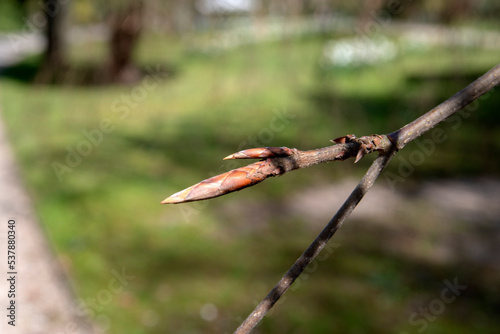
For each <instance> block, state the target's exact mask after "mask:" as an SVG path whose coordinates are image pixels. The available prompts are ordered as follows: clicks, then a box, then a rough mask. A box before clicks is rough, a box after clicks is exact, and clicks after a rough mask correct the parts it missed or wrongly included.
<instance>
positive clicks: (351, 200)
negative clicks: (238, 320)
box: [234, 151, 395, 334]
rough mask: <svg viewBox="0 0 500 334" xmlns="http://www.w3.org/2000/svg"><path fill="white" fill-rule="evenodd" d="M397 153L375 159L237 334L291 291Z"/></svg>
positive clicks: (247, 330)
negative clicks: (340, 205) (292, 286)
mask: <svg viewBox="0 0 500 334" xmlns="http://www.w3.org/2000/svg"><path fill="white" fill-rule="evenodd" d="M394 153H395V151H392V152H389V153H388V154H381V155H379V156H378V157H377V159H375V161H374V162H373V163H372V165H371V166H370V168H369V169H368V171H367V172H366V174H365V176H364V177H363V179H362V180H361V181H360V182H359V184H358V185H357V187H356V188H355V189H354V190H353V192H352V193H351V195H349V197H348V198H347V200H346V201H345V202H344V204H343V205H342V207H341V208H340V209H339V211H337V213H336V214H335V216H334V217H333V218H332V219H331V220H330V222H329V223H328V225H326V227H325V228H324V229H323V231H321V233H320V234H319V235H318V236H317V237H316V239H315V240H314V241H313V242H312V244H311V245H310V246H309V247H308V248H307V249H306V251H305V252H304V253H303V254H302V255H301V256H300V257H299V258H298V259H297V261H295V263H294V264H293V266H292V267H291V268H290V270H288V272H287V273H286V274H285V276H283V278H282V279H281V280H280V281H279V282H278V284H276V286H275V287H274V288H273V289H272V290H271V292H269V294H268V295H267V296H266V298H264V300H263V301H262V302H260V304H259V305H257V307H256V308H255V309H254V311H253V312H252V313H251V314H250V315H249V316H248V318H246V320H245V321H244V322H243V323H242V324H241V325H240V327H238V329H237V330H236V331H235V332H234V333H235V334H243V333H250V331H251V330H252V329H253V328H254V327H255V326H256V325H257V324H258V323H259V322H260V321H261V320H262V318H263V317H264V316H265V315H266V313H267V312H268V311H269V310H270V309H271V308H272V307H273V305H274V304H275V303H276V302H277V301H278V300H279V299H280V297H281V296H282V295H283V294H284V293H285V292H286V291H287V290H288V288H290V286H291V285H292V283H293V282H294V281H295V280H296V279H297V278H298V277H299V275H300V274H301V273H302V272H303V271H304V269H305V268H306V267H307V266H308V265H309V264H310V263H311V262H312V261H313V260H314V258H316V256H317V255H318V254H319V253H320V252H321V250H322V249H323V248H324V247H325V245H326V243H327V242H328V241H329V240H330V239H331V237H332V236H333V235H334V234H335V232H337V230H338V229H339V228H340V227H341V226H342V223H343V222H344V220H345V219H346V218H347V217H348V216H349V215H350V214H351V212H352V210H354V208H355V207H356V205H358V203H359V202H360V201H361V199H362V198H363V196H364V195H365V194H366V192H367V191H368V189H370V188H371V186H372V185H373V184H374V183H375V180H376V179H377V178H378V176H379V175H380V174H381V173H382V171H383V170H384V168H385V166H387V164H388V163H389V161H390V160H391V158H392V156H393V155H394Z"/></svg>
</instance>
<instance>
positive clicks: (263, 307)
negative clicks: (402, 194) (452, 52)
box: [235, 64, 500, 334]
mask: <svg viewBox="0 0 500 334" xmlns="http://www.w3.org/2000/svg"><path fill="white" fill-rule="evenodd" d="M499 78H500V64H499V65H497V66H495V67H494V68H492V69H491V70H490V71H488V72H487V73H486V74H484V75H483V76H481V77H480V78H479V79H477V80H476V81H474V82H473V83H471V84H470V85H469V86H467V87H466V88H464V89H463V90H461V91H460V92H458V93H457V94H455V95H454V96H452V97H451V98H449V99H448V100H446V101H445V102H443V103H441V104H440V105H439V106H437V107H436V108H434V109H432V110H431V111H429V112H427V113H426V114H425V115H423V116H421V117H420V118H418V119H416V120H415V121H413V122H411V123H409V124H408V125H406V126H404V127H403V128H401V129H400V130H398V131H395V132H393V133H391V134H390V135H388V136H389V138H390V139H391V140H392V141H393V143H394V146H393V148H392V150H390V151H389V152H387V153H386V154H381V155H380V156H379V157H378V158H377V159H375V161H374V162H373V164H372V165H371V167H370V168H369V169H368V171H367V172H366V174H365V176H364V177H363V179H362V180H361V182H360V183H359V184H358V186H357V187H356V188H355V189H354V190H353V192H352V193H351V195H350V196H349V197H348V198H347V200H346V201H345V202H344V204H343V205H342V207H341V208H340V209H339V210H338V211H337V213H336V214H335V216H334V217H333V218H332V219H331V220H330V222H329V223H328V225H327V226H326V227H325V229H323V231H321V233H320V234H319V235H318V237H316V239H315V240H314V241H313V242H312V243H311V245H310V246H309V247H308V248H307V249H306V251H305V252H304V253H303V254H302V255H301V256H300V257H299V258H298V259H297V261H295V263H294V264H293V266H292V267H291V268H290V270H288V272H287V273H286V274H285V275H284V276H283V278H282V279H281V280H280V281H279V282H278V284H276V286H275V287H274V288H273V289H272V290H271V292H270V293H269V294H268V295H267V296H266V298H264V300H263V301H262V302H261V303H260V304H259V305H257V307H256V308H255V309H254V311H253V312H252V313H251V314H250V315H249V316H248V318H247V319H246V320H245V321H243V323H242V324H241V325H240V327H238V329H237V330H236V331H235V334H246V333H250V331H251V330H252V329H253V328H254V327H255V326H256V325H257V324H258V323H259V322H260V321H261V320H262V318H263V317H264V316H265V315H266V314H267V312H268V311H269V310H270V309H271V308H272V307H273V305H274V304H275V303H276V302H277V301H278V300H279V298H280V297H281V296H282V295H283V294H284V293H285V292H286V291H287V290H288V289H289V288H290V286H291V285H292V283H293V282H294V281H295V280H296V279H297V278H298V277H299V275H300V274H301V273H302V272H303V271H304V269H305V268H306V267H307V266H308V265H309V264H310V263H311V262H312V261H313V260H314V259H315V258H316V256H317V255H318V254H319V253H320V252H321V250H322V249H323V248H324V247H325V245H326V243H327V242H328V240H330V238H331V237H332V236H333V234H335V232H336V231H337V230H338V229H339V228H340V227H341V226H342V223H343V222H344V220H345V218H347V217H348V216H349V215H350V214H351V212H352V211H353V210H354V208H355V207H356V205H357V204H358V203H359V202H360V201H361V199H362V198H363V196H364V194H365V193H366V192H367V191H368V189H369V188H370V187H371V186H372V185H373V183H374V182H375V180H376V179H377V177H378V176H379V175H380V174H381V173H382V171H383V169H384V168H385V167H386V166H387V164H388V163H389V161H390V159H391V158H392V156H393V155H394V154H395V153H396V151H397V150H398V149H401V148H403V147H404V146H405V145H406V144H407V143H409V142H411V141H412V140H414V139H415V138H417V137H419V136H420V135H422V134H423V133H425V132H427V131H429V130H430V129H432V128H433V127H434V126H435V125H436V124H438V123H439V122H441V121H443V120H445V119H446V118H447V117H449V116H451V115H453V114H454V113H456V112H457V111H459V110H460V109H462V108H464V107H465V106H467V105H468V104H469V103H471V102H473V101H474V100H476V99H477V98H479V97H480V96H481V95H483V94H484V93H486V92H487V91H489V90H491V89H493V88H494V87H495V86H496V85H498V83H499Z"/></svg>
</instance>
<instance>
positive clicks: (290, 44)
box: [1, 35, 500, 333]
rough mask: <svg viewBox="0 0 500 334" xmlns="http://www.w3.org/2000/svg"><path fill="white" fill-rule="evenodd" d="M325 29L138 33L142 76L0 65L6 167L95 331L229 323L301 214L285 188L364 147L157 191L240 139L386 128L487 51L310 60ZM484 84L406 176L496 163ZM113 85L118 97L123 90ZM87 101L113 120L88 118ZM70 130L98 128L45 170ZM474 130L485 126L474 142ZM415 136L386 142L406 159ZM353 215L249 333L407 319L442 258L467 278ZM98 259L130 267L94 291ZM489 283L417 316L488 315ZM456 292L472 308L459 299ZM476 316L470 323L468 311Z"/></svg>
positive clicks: (358, 169) (468, 70) (318, 179)
mask: <svg viewBox="0 0 500 334" xmlns="http://www.w3.org/2000/svg"><path fill="white" fill-rule="evenodd" d="M325 38H326V37H324V36H308V37H302V38H299V39H297V40H288V41H282V42H274V43H265V44H259V45H250V46H245V47H241V48H238V49H235V50H231V51H227V52H224V53H220V54H216V55H207V54H200V53H198V52H196V51H195V50H193V49H191V48H189V47H187V46H186V45H185V44H183V43H182V42H181V41H179V40H177V39H175V38H172V37H164V36H158V35H146V36H145V38H144V39H143V40H142V44H141V45H140V48H139V50H138V54H137V59H138V61H139V63H140V64H141V65H142V66H144V67H146V66H150V68H156V66H157V65H158V64H160V65H162V66H164V67H165V68H169V69H172V72H171V73H172V74H171V76H170V77H168V78H167V79H165V80H161V82H159V83H158V84H157V85H155V86H154V87H153V88H147V86H146V85H145V83H144V82H142V83H140V84H139V85H137V86H135V87H57V86H48V87H46V86H31V85H29V84H27V83H26V82H23V81H19V80H15V76H14V75H10V77H4V78H3V80H2V82H1V87H2V94H1V98H2V109H3V118H4V120H5V121H6V123H7V125H8V128H9V135H10V137H11V140H12V142H13V144H14V147H15V150H16V153H17V156H18V159H19V162H20V163H21V166H22V172H23V176H24V178H25V180H26V183H27V184H28V186H29V189H30V191H31V193H32V195H33V198H34V202H35V205H36V210H37V212H38V215H39V217H40V219H41V221H42V223H43V225H44V226H45V228H46V230H47V232H48V234H49V236H50V238H51V239H52V241H53V243H54V245H55V248H56V249H57V252H58V254H59V255H60V257H61V259H62V261H63V263H64V264H65V266H66V270H67V272H68V275H69V276H70V277H71V279H72V281H73V283H74V285H75V287H76V290H77V292H78V295H79V296H80V298H81V301H82V303H83V304H82V305H83V306H84V307H85V308H86V309H87V311H88V312H89V319H90V320H93V321H96V322H98V323H101V325H102V326H103V328H107V329H108V331H109V332H110V333H164V332H175V333H195V332H196V333H197V332H203V333H212V332H213V333H220V332H225V331H227V332H229V331H232V330H234V328H236V326H237V325H238V323H239V321H240V317H243V316H246V315H247V313H249V312H250V311H251V308H252V307H253V303H254V302H255V301H256V300H258V299H260V298H261V297H263V296H264V295H265V294H266V293H267V292H268V290H269V289H270V287H271V286H272V285H273V284H274V283H275V282H276V281H277V279H278V278H279V277H280V276H281V274H282V273H283V272H284V271H285V270H286V269H287V268H288V266H289V265H290V264H291V263H292V262H293V261H294V260H295V259H296V258H297V257H298V256H299V255H300V253H301V251H302V250H303V249H304V248H305V247H306V246H307V245H308V243H309V242H310V241H311V240H312V239H313V238H314V236H315V235H316V234H317V232H318V230H317V229H316V228H314V227H311V226H308V225H309V224H308V222H305V221H302V220H300V219H298V218H295V217H289V216H287V215H286V214H285V212H283V210H284V208H285V207H286V206H285V205H284V204H285V203H286V202H287V201H289V197H288V195H289V194H293V193H297V192H300V190H301V189H302V188H303V187H310V186H311V185H315V184H316V185H320V184H324V183H326V182H334V181H335V180H337V179H339V178H341V177H346V176H359V175H361V174H362V173H364V170H365V167H366V166H367V165H368V163H369V161H370V160H371V158H370V157H368V158H366V161H362V162H361V163H360V164H359V165H360V166H357V165H356V166H353V165H352V163H351V162H344V163H340V164H335V165H327V166H318V167H315V168H314V170H310V171H299V172H295V173H292V174H290V175H287V176H285V177H282V178H279V179H274V180H271V181H267V182H265V183H264V184H262V185H259V186H258V187H254V188H251V189H248V190H245V191H244V192H241V193H237V194H233V195H229V196H227V197H222V198H219V199H217V200H213V201H209V202H202V203H199V204H187V205H184V206H160V205H159V202H160V200H162V199H163V198H165V197H166V196H168V195H170V194H172V193H173V192H176V191H178V190H180V189H183V188H185V187H187V186H189V185H191V184H193V183H195V182H198V181H200V180H201V179H204V178H207V177H209V176H210V175H212V174H215V173H220V172H222V171H225V170H227V169H229V168H232V167H234V165H231V164H228V163H225V162H222V161H221V160H220V159H221V158H222V157H224V156H226V155H228V154H230V153H232V152H235V151H237V150H238V149H240V148H243V147H251V146H255V145H257V146H282V145H287V146H290V147H297V148H302V149H308V148H314V147H320V146H325V145H328V140H329V139H332V138H335V137H338V136H341V135H345V134H348V133H356V134H358V135H363V134H371V133H384V132H388V131H392V130H395V129H397V128H398V127H400V126H402V125H404V124H405V123H406V122H408V121H411V120H412V119H414V118H415V117H417V116H418V115H420V114H422V113H424V112H425V111H427V110H428V109H429V108H431V107H433V106H435V105H436V104H437V103H439V102H441V101H442V100H444V99H445V98H447V97H449V96H451V95H452V94H453V93H455V92H456V91H457V90H458V89H460V88H462V87H463V86H465V85H466V84H468V83H469V82H470V81H472V80H471V77H474V76H478V75H479V74H481V73H482V72H484V71H485V70H487V69H489V68H490V67H492V66H493V65H494V64H495V63H496V62H497V61H498V55H497V52H496V51H477V50H470V49H463V50H457V49H455V50H453V49H445V50H428V51H422V52H420V53H409V52H407V53H403V54H401V55H400V56H399V57H398V58H397V59H396V60H394V61H392V62H390V63H385V64H381V65H380V66H376V67H365V68H359V69H340V68H333V67H332V68H324V67H321V66H320V65H319V57H320V55H321V52H322V46H323V43H324V41H325ZM85 49H86V50H89V52H88V53H87V52H85V54H90V55H97V56H95V58H92V57H94V56H92V57H90V59H89V58H84V57H83V56H82V55H83V54H84V53H83V52H81V49H75V50H73V51H72V53H71V54H72V59H74V63H75V64H87V63H88V62H94V61H95V60H96V59H98V58H99V56H98V55H101V54H103V52H102V50H103V48H102V45H98V44H96V45H87V46H85ZM31 61H32V63H33V64H36V59H32V60H31ZM28 64H29V62H28ZM25 66H26V64H25ZM25 68H29V66H28V67H25ZM11 70H12V69H11ZM14 70H15V69H14ZM8 73H9V72H8ZM10 73H12V72H10ZM14 73H15V71H14ZM450 76H451V77H450ZM138 87H139V88H138ZM141 87H142V88H141ZM141 89H142V90H141ZM141 94H142V95H141ZM497 95H498V94H496V95H491V96H490V97H488V98H486V99H484V100H483V101H481V102H480V103H479V107H478V108H479V110H478V111H477V112H475V113H473V114H472V115H471V116H470V117H469V118H467V119H464V120H463V122H462V123H461V124H460V126H458V129H457V130H453V129H450V128H451V127H450V126H449V125H444V126H442V128H443V129H444V130H445V131H446V134H447V136H448V137H449V139H448V140H447V141H445V142H444V143H443V144H442V145H439V147H436V149H435V153H434V154H433V155H432V159H426V162H425V164H423V165H422V166H418V168H417V171H416V172H415V173H414V175H412V178H411V179H412V180H420V179H422V178H424V177H425V178H428V177H439V176H445V175H446V176H470V175H494V176H495V175H496V176H498V171H499V170H500V168H499V167H500V159H498V156H499V155H498V152H500V142H498V140H496V139H495V138H496V137H497V136H495V135H494V134H495V129H496V126H495V124H497V122H498V115H497V113H496V110H497V109H498V105H499V103H500V98H499V97H498V96H497ZM127 99H132V102H133V103H132V104H131V105H130V106H128V107H127V102H126V101H127ZM120 108H121V109H120ZM278 115H281V116H278ZM283 115H285V116H283ZM103 119H107V120H108V125H109V126H110V127H111V128H112V130H110V131H108V132H104V131H102V128H101V123H100V122H101V121H102V120H103ZM85 131H86V133H89V132H91V133H94V134H95V133H96V131H100V133H101V135H102V140H98V138H100V137H99V136H98V135H96V136H97V137H94V139H95V141H96V142H98V144H93V145H90V146H87V148H86V149H87V151H89V153H88V154H79V157H80V159H81V161H80V162H78V163H76V164H75V165H76V166H74V167H69V168H70V170H71V171H67V172H65V173H64V174H60V175H59V176H60V178H59V177H58V174H57V172H55V170H54V165H53V163H54V162H59V163H61V164H66V165H67V161H66V159H67V157H68V154H69V152H70V151H74V152H78V150H79V149H80V150H85V147H84V146H82V145H84V144H82V143H83V142H85V141H88V138H87V137H86V136H85V134H84V132H85ZM485 134H486V135H487V136H488V138H490V139H491V140H488V141H487V143H485V144H484V145H485V146H484V147H481V148H480V149H477V150H474V149H473V148H474V147H476V146H475V145H476V143H477V142H478V140H480V139H481V138H482V137H483V136H484V135H485ZM89 147H90V148H89ZM415 149H418V146H413V147H408V148H407V149H406V151H403V152H401V153H400V154H401V156H402V157H406V159H409V154H410V153H411V152H412V151H414V150H415ZM464 152H467V153H466V154H464ZM484 152H490V154H488V155H487V156H484ZM72 158H73V159H78V157H76V158H75V157H74V156H73V157H72ZM397 167H398V165H397V164H395V165H393V166H391V168H392V169H391V170H392V171H397ZM60 179H61V180H62V182H60ZM408 182H411V181H408ZM296 205H300V204H299V203H297V204H296ZM262 208H265V210H263V209H262ZM353 224H356V230H352V229H351V228H349V227H346V228H345V230H344V231H343V232H344V233H342V234H341V235H340V236H339V238H338V239H336V242H340V244H341V247H339V248H338V249H337V248H336V249H334V250H332V252H333V255H331V256H325V257H324V259H323V260H322V261H318V266H317V267H316V269H314V270H312V271H311V272H308V273H307V275H305V276H304V277H303V278H301V279H300V280H299V282H297V285H296V287H294V288H293V289H292V290H293V291H292V292H291V293H289V294H288V295H287V296H286V298H285V302H284V303H280V305H279V306H278V307H277V308H276V310H274V311H273V312H272V315H271V317H268V318H267V319H266V320H265V321H264V323H263V324H262V326H261V327H260V329H259V330H260V331H261V332H262V333H276V332H283V333H285V332H286V333H305V332H311V333H330V332H331V331H332V330H333V329H336V330H338V331H339V332H360V333H388V332H389V333H399V331H402V330H407V331H409V332H412V331H415V330H416V329H417V327H415V326H411V324H409V323H408V317H409V314H411V312H412V309H411V305H412V303H413V301H414V299H418V298H423V299H424V300H427V301H430V300H432V299H433V298H435V296H439V292H440V291H441V289H442V288H443V286H442V280H443V278H448V277H449V278H452V277H454V276H456V275H457V271H458V272H460V276H459V277H460V278H461V279H462V278H463V279H464V280H466V279H467V278H468V279H469V280H471V281H474V280H478V278H476V277H475V276H474V273H473V272H472V271H471V270H470V269H467V268H466V267H465V264H464V265H461V264H448V265H436V264H432V263H428V262H425V261H417V260H414V259H411V258H407V257H405V256H404V255H401V254H396V253H392V252H390V251H389V250H387V249H385V248H384V247H381V246H380V244H379V240H378V239H377V238H373V235H374V234H373V233H372V231H370V230H369V229H368V228H367V227H363V226H364V224H359V222H353ZM408 224H411V223H410V222H409V223H408ZM314 226H317V225H314ZM421 237H422V238H425V234H422V235H421ZM360 239H361V241H362V242H361V243H360V242H359V241H360ZM431 247H432V245H431ZM330 253H331V252H330ZM328 254H329V253H328ZM113 270H114V271H116V272H119V273H121V272H122V270H125V272H126V274H127V275H130V276H133V277H130V280H127V281H125V283H124V284H122V285H121V286H119V287H115V289H114V290H113V293H111V297H110V298H107V297H106V296H108V295H106V294H105V293H104V292H102V291H105V290H109V291H111V290H110V288H109V286H110V285H109V284H110V282H111V281H112V279H113V278H114V277H116V276H114V275H115V274H114V271H113ZM313 271H315V272H313ZM474 291H476V292H477V291H479V292H478V293H484V294H486V293H488V292H489V290H488V287H483V288H479V289H475V290H474ZM490 292H491V291H490ZM491 293H493V292H491ZM493 295H495V293H493ZM496 295H498V292H496ZM105 297H106V298H105ZM490 300H491V301H490V302H485V301H483V300H481V297H480V296H478V295H476V296H475V295H470V296H464V297H463V298H462V297H460V298H459V299H458V301H457V302H456V303H453V304H450V305H449V306H447V308H446V312H445V313H444V314H443V315H441V316H439V317H437V318H436V320H435V321H433V322H432V324H429V326H428V327H429V328H428V330H427V333H439V332H443V331H453V332H456V333H462V332H463V333H465V332H470V331H471V330H481V331H482V332H483V333H488V331H489V332H491V333H493V332H497V331H498V329H499V328H500V323H498V321H497V320H494V319H495V317H494V316H493V314H492V313H489V312H492V311H491V309H492V307H493V305H494V303H495V302H494V300H495V299H494V298H492V299H490ZM204 305H205V306H206V305H214V306H215V307H216V309H217V317H216V318H215V319H214V320H211V321H208V320H204V319H203V317H202V316H201V315H200V310H201V309H203V307H204ZM472 309H477V310H478V311H477V312H476V313H474V312H470V313H468V311H471V310H472ZM484 315H486V316H484ZM478 319H479V320H481V321H482V322H481V323H482V324H483V325H484V324H486V325H484V326H483V327H481V328H479V329H478V327H477V326H478V325H477V321H479V320H478ZM475 320H477V321H476V322H474V321H475ZM475 326H476V327H475Z"/></svg>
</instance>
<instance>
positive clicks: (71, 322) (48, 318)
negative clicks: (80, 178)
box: [0, 119, 94, 334]
mask: <svg viewBox="0 0 500 334" xmlns="http://www.w3.org/2000/svg"><path fill="white" fill-rule="evenodd" d="M0 185H1V191H0V254H1V255H0V268H1V269H0V270H1V272H0V277H1V279H0V309H1V310H2V311H1V313H0V319H1V320H0V333H16V334H28V333H29V334H38V333H40V334H46V333H55V334H59V333H61V334H62V333H81V334H84V333H94V331H93V330H92V328H91V326H90V324H89V323H88V322H87V321H86V319H84V318H82V317H80V316H78V315H77V309H76V307H75V300H76V299H75V297H74V295H73V292H72V290H71V288H70V286H69V284H68V281H67V279H66V277H65V276H64V273H63V272H62V269H61V266H60V264H59V263H58V261H57V259H56V257H55V255H54V253H53V251H52V249H51V248H50V246H49V242H48V241H47V238H46V235H45V232H44V231H43V229H42V227H41V226H40V223H39V222H38V220H37V218H36V216H35V215H34V213H33V208H32V203H31V201H30V198H29V197H28V195H27V193H26V191H25V190H24V187H23V183H22V182H21V180H20V177H19V174H18V167H17V164H16V162H15V159H14V156H13V154H12V151H11V149H10V146H9V143H8V141H7V138H6V133H5V128H4V126H3V123H2V121H1V119H0ZM9 220H10V222H11V223H12V221H15V224H14V225H15V228H14V231H15V249H14V250H13V251H14V252H15V255H14V256H15V266H14V267H13V269H10V268H8V264H7V251H8V248H7V247H8V231H11V230H10V229H9V228H8V226H9V224H8V223H9ZM10 226H12V224H11V225H10ZM11 234H12V232H11ZM11 237H12V236H11ZM11 254H12V253H11ZM11 259H13V258H11ZM9 272H14V273H15V274H9ZM12 277H13V278H14V281H15V289H14V290H15V291H14V290H11V288H12V287H11V285H10V283H9V282H8V281H7V279H9V278H12ZM14 281H13V282H14ZM9 290H11V291H12V292H13V294H14V295H15V296H14V295H12V294H11V297H12V298H9ZM12 302H15V304H14V307H15V310H13V311H14V312H15V318H13V319H12V320H14V324H15V327H14V326H12V325H9V324H8V322H9V321H11V319H9V318H8V317H7V315H8V314H9V313H11V311H9V310H7V307H9V305H10V304H11V303H12ZM11 308H12V307H11Z"/></svg>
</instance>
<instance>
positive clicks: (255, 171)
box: [161, 135, 392, 204]
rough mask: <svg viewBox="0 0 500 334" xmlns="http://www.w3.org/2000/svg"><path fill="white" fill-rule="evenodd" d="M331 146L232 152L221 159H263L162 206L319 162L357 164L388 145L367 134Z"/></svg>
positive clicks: (221, 192)
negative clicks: (337, 161) (364, 157)
mask: <svg viewBox="0 0 500 334" xmlns="http://www.w3.org/2000/svg"><path fill="white" fill-rule="evenodd" d="M333 142H335V143H337V144H336V145H333V146H328V147H322V148H319V149H316V150H311V151H300V150H297V149H295V148H294V149H290V148H288V147H260V148H252V149H248V150H243V151H240V152H237V153H233V154H231V155H229V156H227V157H225V158H224V160H228V159H255V158H265V159H264V160H261V161H258V162H255V163H253V164H250V165H247V166H245V167H240V168H237V169H233V170H231V171H229V172H226V173H224V174H220V175H217V176H214V177H211V178H209V179H206V180H203V181H201V182H200V183H197V184H195V185H194V186H191V187H189V188H186V189H184V190H182V191H179V192H178V193H175V194H173V195H172V196H170V197H168V198H166V199H165V200H163V201H162V202H161V203H162V204H177V203H185V202H192V201H199V200H203V199H208V198H213V197H218V196H222V195H225V194H227V193H230V192H233V191H236V190H241V189H244V188H247V187H250V186H253V185H255V184H257V183H259V182H262V181H264V180H265V179H266V178H268V177H272V176H279V175H283V174H285V173H286V172H289V171H292V170H295V169H300V168H306V167H310V166H314V165H317V164H319V163H323V162H329V161H335V160H345V159H348V158H351V157H356V161H355V162H358V161H359V160H360V159H361V158H362V157H363V156H364V155H365V154H367V153H371V152H374V151H378V152H388V151H389V149H390V148H391V146H392V143H391V141H390V140H389V138H388V137H387V136H385V135H384V136H379V135H371V136H364V137H361V138H356V136H354V135H347V136H344V137H340V138H337V139H334V140H333Z"/></svg>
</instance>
